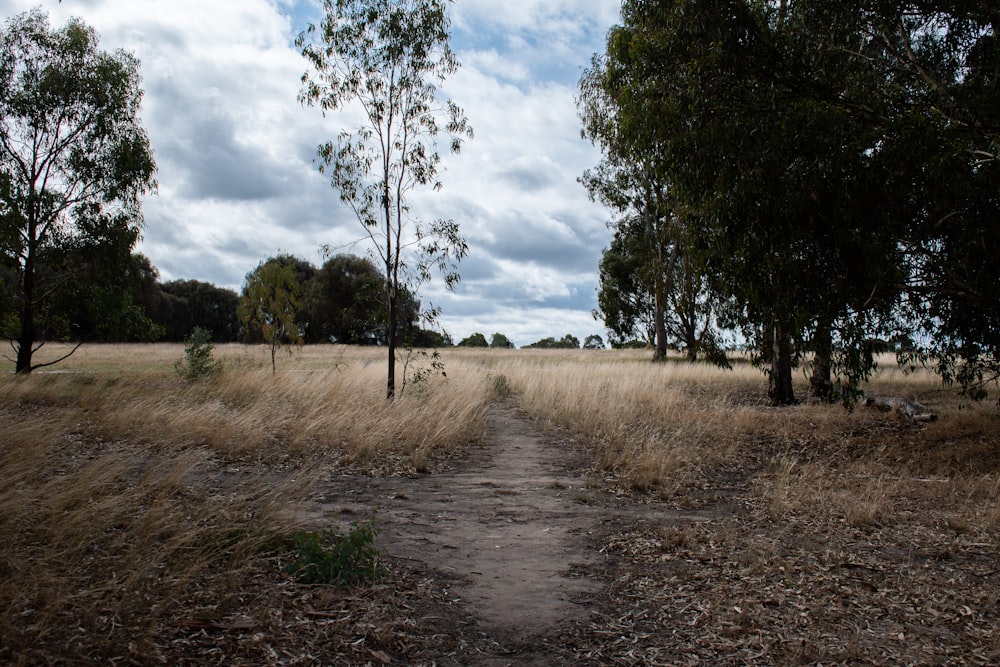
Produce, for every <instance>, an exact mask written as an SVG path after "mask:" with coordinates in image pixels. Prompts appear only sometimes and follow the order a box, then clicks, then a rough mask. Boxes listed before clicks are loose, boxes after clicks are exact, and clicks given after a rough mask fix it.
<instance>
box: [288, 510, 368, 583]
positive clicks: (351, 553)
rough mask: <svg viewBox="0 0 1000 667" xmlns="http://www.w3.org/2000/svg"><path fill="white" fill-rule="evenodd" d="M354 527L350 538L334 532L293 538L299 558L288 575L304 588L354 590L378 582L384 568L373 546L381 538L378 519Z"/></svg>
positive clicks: (300, 534) (349, 535) (292, 564)
mask: <svg viewBox="0 0 1000 667" xmlns="http://www.w3.org/2000/svg"><path fill="white" fill-rule="evenodd" d="M352 526H353V527H352V528H351V530H350V531H348V532H347V533H346V534H345V533H341V532H340V531H338V530H334V529H331V528H324V529H323V530H322V531H320V532H318V533H316V532H311V533H297V534H296V535H295V536H294V538H293V539H294V540H295V556H296V558H295V560H294V561H292V562H291V563H289V564H288V565H287V566H286V567H285V572H287V573H288V574H290V575H292V576H293V577H295V579H296V580H298V581H299V582H301V583H304V584H326V585H330V586H353V585H355V584H360V583H365V582H368V581H375V580H377V579H378V578H379V577H380V576H381V574H382V566H381V563H380V554H379V552H378V549H376V548H375V546H374V545H373V544H372V542H373V541H374V540H375V536H376V535H377V534H378V529H377V528H376V527H375V519H374V518H372V519H369V520H368V521H366V522H364V523H355V524H352Z"/></svg>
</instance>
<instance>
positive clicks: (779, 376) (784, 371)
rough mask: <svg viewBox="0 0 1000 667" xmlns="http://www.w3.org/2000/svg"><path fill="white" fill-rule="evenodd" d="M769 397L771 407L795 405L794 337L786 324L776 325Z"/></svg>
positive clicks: (776, 323) (768, 390) (778, 323)
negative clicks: (793, 373)
mask: <svg viewBox="0 0 1000 667" xmlns="http://www.w3.org/2000/svg"><path fill="white" fill-rule="evenodd" d="M768 375H769V381H768V388H767V397H768V398H769V399H770V400H771V405H794V404H795V403H796V402H797V401H796V400H795V391H794V390H793V388H792V337H791V334H790V332H789V327H788V326H787V325H785V324H784V323H780V322H775V323H774V341H773V347H772V349H771V370H770V372H769V373H768Z"/></svg>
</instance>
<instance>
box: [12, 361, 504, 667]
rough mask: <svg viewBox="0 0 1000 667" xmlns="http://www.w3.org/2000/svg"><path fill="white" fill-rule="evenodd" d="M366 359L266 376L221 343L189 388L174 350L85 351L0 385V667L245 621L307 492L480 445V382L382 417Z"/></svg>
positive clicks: (416, 398) (135, 655)
mask: <svg viewBox="0 0 1000 667" xmlns="http://www.w3.org/2000/svg"><path fill="white" fill-rule="evenodd" d="M378 353H379V351H378V350H367V351H366V350H353V351H348V350H345V349H343V348H332V347H330V348H311V349H307V350H306V351H305V352H304V353H299V354H293V355H292V356H290V357H287V358H284V359H282V364H281V366H279V372H278V373H277V374H275V375H273V376H272V374H271V372H270V367H269V360H268V358H267V353H266V351H264V350H263V349H257V348H245V347H242V346H222V347H220V348H218V349H217V357H219V358H221V359H222V360H223V361H224V363H225V366H226V370H225V372H224V373H223V374H222V376H220V377H219V378H217V379H214V380H210V381H205V382H195V383H188V382H185V381H183V380H181V379H180V378H179V377H178V376H177V375H176V373H174V371H173V368H172V366H173V363H174V361H176V360H177V359H179V358H181V357H182V356H183V348H182V346H179V345H155V346H139V345H136V346H89V347H85V348H83V349H82V350H81V351H80V353H78V355H75V356H74V357H72V359H71V362H70V363H67V364H63V365H61V366H58V367H56V368H55V369H53V371H52V372H36V373H35V374H33V375H32V376H31V377H28V378H17V377H13V376H10V375H8V376H7V377H5V378H3V379H2V380H0V418H2V419H0V608H2V609H3V612H2V613H0V662H4V663H23V664H34V663H45V662H51V661H56V662H58V661H72V660H74V659H76V658H75V656H80V655H86V656H94V657H96V656H100V657H101V658H102V659H105V660H108V661H113V660H115V659H128V660H132V659H149V658H150V656H156V655H160V654H162V652H163V646H162V645H160V646H156V645H155V641H156V640H157V639H158V638H159V639H161V640H162V637H163V635H164V627H171V624H177V623H181V624H182V625H183V624H188V625H189V624H191V623H209V625H212V624H215V625H213V627H214V626H219V627H221V626H224V625H225V624H226V623H229V622H236V623H237V624H238V623H241V622H242V621H239V618H242V617H243V616H245V615H246V614H247V612H248V604H249V602H250V600H249V598H247V597H246V596H247V591H248V590H249V588H251V587H252V586H251V583H252V582H253V581H254V580H255V579H259V578H260V577H261V576H264V577H266V578H268V579H270V580H271V581H281V580H282V575H281V567H280V562H279V560H280V556H281V555H282V554H284V553H286V552H287V550H288V548H289V538H290V536H291V534H292V533H293V532H294V531H295V530H296V529H298V528H300V527H301V524H302V521H303V517H304V516H306V513H305V512H304V511H303V510H302V508H303V506H304V504H305V502H306V500H307V498H308V496H309V494H310V492H311V491H312V489H313V485H314V483H315V482H316V481H317V480H318V479H319V478H320V476H321V475H323V474H328V473H329V472H330V471H333V470H338V469H341V470H343V469H346V468H348V467H349V468H350V469H352V470H355V471H364V472H373V473H383V474H397V473H405V472H412V471H414V470H427V469H428V468H431V467H432V466H433V465H434V464H435V462H437V461H442V460H444V459H445V458H446V456H447V454H448V453H449V452H450V451H452V450H454V449H455V448H457V447H459V446H462V445H464V444H467V443H469V442H470V441H474V440H476V439H477V438H478V437H479V435H480V433H481V430H482V428H483V410H484V405H485V403H486V401H487V398H488V396H489V389H488V386H487V384H486V382H485V381H484V373H483V372H481V371H479V370H477V369H475V368H472V369H469V368H466V369H464V371H463V369H462V366H461V363H456V364H455V365H454V366H455V367H454V368H451V367H449V368H448V370H449V371H451V372H450V373H449V375H450V376H452V377H453V378H454V379H452V378H451V377H450V378H449V379H444V378H440V377H438V378H432V379H431V380H428V381H427V382H424V383H422V385H421V386H414V385H412V384H411V385H410V387H409V388H408V389H407V391H406V394H405V395H404V396H403V397H402V398H401V399H399V400H397V401H396V402H395V403H393V404H391V405H390V404H388V403H386V401H385V400H384V398H383V396H384V394H383V393H382V392H383V389H382V387H383V386H384V385H383V382H384V379H383V375H382V373H383V372H384V365H383V364H384V362H383V363H377V361H381V357H380V356H375V355H378ZM262 573H263V574H262ZM272 594H273V593H272ZM249 613H254V612H253V611H252V610H251V611H250V612H249ZM233 618H236V619H237V620H236V621H232V619H233ZM206 619H208V620H206ZM226 619H229V620H228V621H227V620H226ZM209 621H210V622H209ZM168 654H169V652H168Z"/></svg>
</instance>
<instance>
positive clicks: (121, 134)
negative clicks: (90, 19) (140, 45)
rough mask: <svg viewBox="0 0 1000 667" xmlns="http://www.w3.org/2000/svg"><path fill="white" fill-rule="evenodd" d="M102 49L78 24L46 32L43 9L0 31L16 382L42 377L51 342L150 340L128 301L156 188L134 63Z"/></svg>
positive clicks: (0, 249)
mask: <svg viewBox="0 0 1000 667" xmlns="http://www.w3.org/2000/svg"><path fill="white" fill-rule="evenodd" d="M98 43H99V39H98V36H97V33H96V32H95V31H94V30H93V29H92V28H90V27H89V26H87V25H85V24H84V23H83V22H81V21H79V20H78V19H73V20H71V21H70V22H69V23H67V24H66V26H65V27H63V28H61V29H51V28H50V27H49V22H48V17H47V15H46V14H45V13H44V12H42V11H41V10H40V9H36V10H33V11H31V12H28V13H25V14H19V15H17V16H13V17H11V18H9V19H8V20H7V21H6V23H5V25H4V28H3V30H2V32H0V264H2V265H3V266H4V267H6V268H9V269H12V270H14V271H15V272H16V273H17V274H18V275H17V280H16V281H14V285H15V287H16V289H15V291H14V301H15V303H14V308H13V312H15V313H16V317H17V319H18V321H17V327H16V328H17V331H16V332H13V333H15V336H14V346H15V348H16V349H17V362H16V370H17V372H18V373H30V372H31V371H32V370H33V369H35V368H39V367H40V366H39V365H36V364H34V363H33V362H32V354H33V353H34V352H35V351H36V350H37V349H38V347H40V346H41V345H42V344H44V341H45V340H46V339H51V338H63V339H65V338H77V339H78V338H79V337H80V336H81V335H87V334H94V333H96V334H98V335H101V334H104V333H106V332H115V331H120V330H125V331H131V332H132V333H135V334H137V335H139V336H140V337H146V336H151V335H152V334H153V333H155V332H154V331H153V329H152V328H151V327H150V326H149V321H148V320H147V319H145V318H144V317H143V315H142V312H141V310H139V309H137V308H135V307H134V304H133V303H132V301H131V299H130V295H131V290H132V288H133V284H132V282H131V280H130V276H129V265H130V261H131V251H132V248H133V247H134V246H135V244H136V242H137V241H138V238H139V231H140V229H141V227H142V224H143V219H142V210H141V203H142V197H143V195H145V194H146V193H148V192H149V191H151V190H153V189H154V188H155V186H156V183H155V180H154V174H155V171H156V165H155V163H154V161H153V153H152V150H151V148H150V146H149V140H148V137H147V136H146V133H145V131H144V130H143V128H142V127H141V125H140V124H139V106H140V101H141V99H142V90H141V89H140V87H139V82H140V76H139V63H138V61H137V60H136V59H135V58H134V57H133V56H132V55H131V54H128V53H126V52H123V51H116V52H114V53H107V52H104V51H101V50H100V49H99V48H98ZM8 312H9V311H8ZM7 319H9V318H7ZM53 363H54V362H53ZM44 365H49V364H44Z"/></svg>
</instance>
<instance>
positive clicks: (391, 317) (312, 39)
mask: <svg viewBox="0 0 1000 667" xmlns="http://www.w3.org/2000/svg"><path fill="white" fill-rule="evenodd" d="M446 8H447V2H446V1H445V0H324V2H323V9H324V13H325V15H324V18H323V20H322V21H321V23H320V25H319V26H315V25H310V26H309V28H308V29H307V30H306V31H305V32H304V33H302V34H301V35H299V37H298V39H297V40H296V45H297V46H298V47H299V48H300V49H301V50H302V55H303V57H304V58H305V59H306V60H307V61H308V63H309V66H310V71H309V72H306V74H304V75H303V77H302V83H303V88H302V90H301V92H300V94H299V100H300V101H301V102H302V103H304V104H309V105H316V106H319V107H320V108H321V109H322V110H323V111H324V113H327V112H335V111H345V110H348V109H351V110H353V109H354V108H355V105H358V106H361V107H363V108H364V109H365V110H366V112H367V113H366V116H365V119H366V120H365V123H364V124H363V125H362V126H361V127H359V128H357V129H355V130H353V131H352V130H344V131H342V132H340V134H339V138H338V140H337V141H329V142H326V143H324V144H322V145H320V147H319V149H318V156H319V159H320V171H321V172H323V173H324V174H327V175H328V176H329V177H330V184H331V186H333V188H334V189H336V190H337V191H338V192H339V193H340V198H341V201H343V202H344V204H346V205H347V206H348V207H349V208H350V209H351V210H352V211H353V212H354V214H355V216H356V217H357V219H358V222H359V223H360V224H361V226H362V227H363V228H364V230H365V233H366V234H367V235H368V238H369V240H370V242H371V245H372V248H373V252H374V254H375V255H377V256H378V258H379V260H380V261H381V263H382V266H383V267H384V270H385V280H386V289H385V291H384V292H385V294H386V297H387V303H386V314H387V318H386V334H385V338H386V341H387V347H388V349H387V353H388V359H389V364H388V377H387V381H386V397H387V398H388V399H390V400H391V399H393V398H394V397H395V391H396V389H395V364H396V345H397V343H398V342H399V340H398V325H399V316H400V310H401V309H400V302H399V299H400V296H401V295H402V294H403V293H404V291H408V292H409V293H410V294H411V295H414V296H415V295H416V294H417V292H418V291H419V286H420V285H421V284H423V283H424V282H425V281H427V280H429V279H430V276H431V271H432V270H437V271H438V272H439V273H441V274H443V276H444V281H445V285H446V287H448V288H449V289H451V288H453V287H454V285H455V284H456V283H457V281H458V278H459V276H458V272H457V264H458V262H459V261H460V260H461V259H462V258H463V257H464V256H465V254H466V253H467V252H468V246H467V245H466V243H465V240H464V239H463V238H462V236H461V234H460V232H459V226H458V224H457V223H455V222H454V221H453V220H437V221H434V222H432V223H430V224H425V223H422V222H421V221H419V219H418V218H417V217H416V216H415V215H414V213H413V211H411V209H410V206H409V204H408V199H409V197H410V195H411V194H412V192H413V191H414V190H415V189H416V188H418V187H431V188H433V189H435V190H436V189H439V188H440V187H441V183H440V181H439V180H438V165H439V164H440V162H441V157H440V155H439V153H438V148H437V146H438V144H437V141H438V140H437V137H438V136H439V134H440V133H441V132H442V131H444V132H445V133H446V134H447V135H448V136H449V139H450V141H449V147H450V149H451V151H452V152H458V151H459V150H460V149H461V146H462V142H463V141H464V140H465V139H467V138H472V128H471V127H469V125H468V121H467V119H466V117H465V115H464V114H463V112H462V110H461V109H460V108H459V107H458V106H457V105H456V104H455V103H454V102H453V101H451V100H446V101H442V100H439V99H438V91H439V89H440V86H441V85H442V84H443V83H444V81H445V80H446V79H447V78H448V77H449V76H451V75H452V74H454V73H455V71H456V70H457V68H458V62H457V60H456V59H455V55H454V53H453V52H452V50H451V47H450V46H449V39H450V35H449V28H450V22H449V20H448V16H447V12H446ZM408 237H409V238H414V239H415V243H413V244H407V243H406V239H407V238H408ZM434 314H436V311H435V310H434V309H431V311H430V312H429V315H430V316H433V315H434Z"/></svg>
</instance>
